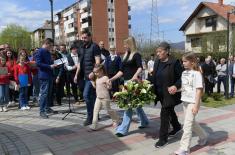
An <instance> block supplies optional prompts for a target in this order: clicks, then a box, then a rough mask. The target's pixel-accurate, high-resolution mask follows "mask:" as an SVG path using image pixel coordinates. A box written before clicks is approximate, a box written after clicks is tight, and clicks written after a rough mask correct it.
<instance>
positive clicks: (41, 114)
mask: <svg viewBox="0 0 235 155" xmlns="http://www.w3.org/2000/svg"><path fill="white" fill-rule="evenodd" d="M40 117H41V118H43V119H48V116H47V114H46V113H44V112H41V113H40Z"/></svg>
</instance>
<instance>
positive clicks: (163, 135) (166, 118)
mask: <svg viewBox="0 0 235 155" xmlns="http://www.w3.org/2000/svg"><path fill="white" fill-rule="evenodd" d="M160 115H161V118H160V119H161V126H160V131H159V140H164V141H167V140H168V132H169V127H170V124H171V125H172V127H173V130H177V129H179V128H181V125H180V123H179V121H178V117H177V115H176V113H175V109H174V107H169V108H161V114H160Z"/></svg>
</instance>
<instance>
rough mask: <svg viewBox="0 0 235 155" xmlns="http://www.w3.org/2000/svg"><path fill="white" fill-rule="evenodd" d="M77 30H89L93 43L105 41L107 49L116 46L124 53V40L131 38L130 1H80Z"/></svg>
mask: <svg viewBox="0 0 235 155" xmlns="http://www.w3.org/2000/svg"><path fill="white" fill-rule="evenodd" d="M78 3H79V11H78V23H77V28H78V30H79V32H80V33H81V32H82V31H83V30H85V29H88V30H89V31H90V32H91V33H92V36H93V41H95V42H97V43H98V42H99V41H101V40H102V41H104V43H105V48H107V49H108V47H109V46H110V45H115V46H116V47H117V51H118V52H119V53H122V52H123V51H124V49H123V40H124V39H126V38H127V37H128V36H129V29H130V28H131V25H130V23H129V21H130V19H131V16H130V15H128V13H129V11H130V7H129V5H128V0H79V1H78Z"/></svg>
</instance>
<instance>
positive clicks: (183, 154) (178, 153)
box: [174, 149, 189, 155]
mask: <svg viewBox="0 0 235 155" xmlns="http://www.w3.org/2000/svg"><path fill="white" fill-rule="evenodd" d="M174 154H176V155H189V152H188V151H184V150H182V149H178V150H177V151H175V152H174Z"/></svg>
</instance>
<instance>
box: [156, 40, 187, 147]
mask: <svg viewBox="0 0 235 155" xmlns="http://www.w3.org/2000/svg"><path fill="white" fill-rule="evenodd" d="M169 51H170V45H169V44H168V43H167V42H162V43H160V45H159V47H158V48H157V50H156V54H157V56H158V59H157V60H156V61H155V63H154V71H153V83H154V88H155V93H156V95H157V100H158V101H160V102H161V105H162V108H161V114H160V115H161V126H160V131H159V141H158V142H157V143H156V144H155V147H157V148H159V147H162V146H164V145H166V144H167V141H168V136H174V135H176V134H177V133H178V132H179V131H180V130H181V125H180V123H179V121H178V118H177V115H176V113H175V110H174V107H175V106H176V105H178V104H180V103H181V101H180V98H181V93H180V92H179V91H177V90H179V89H180V87H181V74H182V71H183V68H182V66H181V64H180V61H179V60H176V59H174V58H173V57H171V56H169ZM169 124H171V125H172V127H173V130H172V131H171V132H169V133H168V129H169Z"/></svg>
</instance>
